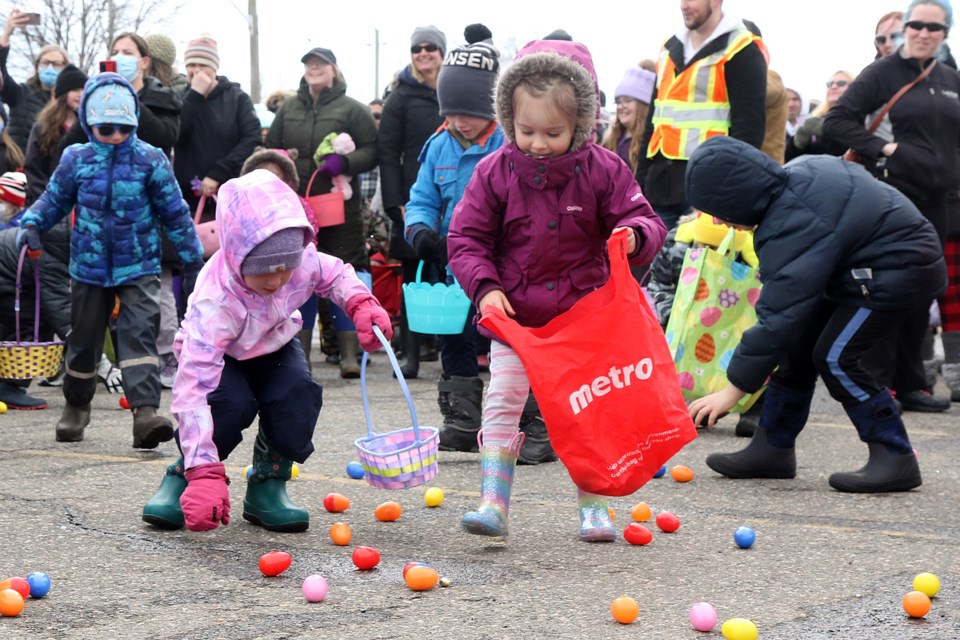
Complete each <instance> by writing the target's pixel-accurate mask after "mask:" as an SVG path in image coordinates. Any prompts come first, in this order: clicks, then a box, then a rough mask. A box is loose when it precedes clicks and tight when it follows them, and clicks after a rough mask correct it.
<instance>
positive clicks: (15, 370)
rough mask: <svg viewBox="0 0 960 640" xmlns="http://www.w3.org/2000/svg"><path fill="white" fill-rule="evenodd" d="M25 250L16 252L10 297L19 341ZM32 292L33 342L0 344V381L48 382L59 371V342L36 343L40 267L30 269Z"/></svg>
mask: <svg viewBox="0 0 960 640" xmlns="http://www.w3.org/2000/svg"><path fill="white" fill-rule="evenodd" d="M26 254H27V247H23V249H22V250H21V251H20V261H19V262H18V263H17V288H16V295H15V297H14V307H13V308H14V315H15V317H16V321H15V324H16V334H15V335H16V336H17V338H19V337H20V289H21V286H20V276H21V274H22V272H23V260H24V258H25V257H26ZM33 280H34V292H35V294H36V302H35V303H34V310H33V342H25V341H21V340H19V339H18V340H12V341H5V342H0V377H2V378H8V379H14V380H30V379H32V378H40V377H42V376H46V377H48V378H52V377H53V376H55V375H56V374H57V370H58V369H59V368H60V360H61V359H62V358H63V342H60V341H59V340H55V341H53V342H40V267H39V265H38V264H37V263H34V265H33Z"/></svg>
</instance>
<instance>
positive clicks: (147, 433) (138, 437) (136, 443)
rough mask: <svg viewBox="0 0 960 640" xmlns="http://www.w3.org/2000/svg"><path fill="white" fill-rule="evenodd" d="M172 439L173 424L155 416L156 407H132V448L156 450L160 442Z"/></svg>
mask: <svg viewBox="0 0 960 640" xmlns="http://www.w3.org/2000/svg"><path fill="white" fill-rule="evenodd" d="M172 439H173V424H171V422H170V420H168V419H167V418H164V417H163V416H158V415H157V408H156V407H134V409H133V448H134V449H156V448H157V445H158V444H160V443H161V442H167V441H168V440H172Z"/></svg>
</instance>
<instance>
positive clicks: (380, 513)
mask: <svg viewBox="0 0 960 640" xmlns="http://www.w3.org/2000/svg"><path fill="white" fill-rule="evenodd" d="M402 513H403V507H401V506H400V503H399V502H393V501H390V502H384V503H383V504H381V505H379V506H377V508H376V509H374V510H373V515H374V517H376V519H377V520H379V521H380V522H394V521H396V520H399V519H400V514H402Z"/></svg>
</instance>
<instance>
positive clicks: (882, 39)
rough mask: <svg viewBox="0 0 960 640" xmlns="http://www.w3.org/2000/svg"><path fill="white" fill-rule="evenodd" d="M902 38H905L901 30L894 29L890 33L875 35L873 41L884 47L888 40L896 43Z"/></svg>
mask: <svg viewBox="0 0 960 640" xmlns="http://www.w3.org/2000/svg"><path fill="white" fill-rule="evenodd" d="M902 39H903V34H902V33H901V32H899V31H894V32H893V33H891V34H890V35H884V34H882V33H878V34H877V35H876V37H874V39H873V41H874V42H875V43H877V46H878V47H882V46H883V45H885V44H887V40H890V42H892V43H896V42H897V41H898V40H902Z"/></svg>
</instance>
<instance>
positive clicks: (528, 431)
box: [517, 391, 557, 464]
mask: <svg viewBox="0 0 960 640" xmlns="http://www.w3.org/2000/svg"><path fill="white" fill-rule="evenodd" d="M520 431H521V432H523V433H524V434H525V435H526V437H525V438H524V439H523V444H522V445H521V446H520V456H519V458H517V464H540V463H541V462H555V461H556V459H557V454H556V453H554V451H553V446H552V445H551V444H550V435H549V434H548V433H547V423H545V422H544V421H543V416H542V415H540V406H539V405H538V404H537V399H536V398H535V397H533V392H532V391H531V392H530V395H529V396H527V403H526V404H525V405H524V406H523V413H521V414H520Z"/></svg>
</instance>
